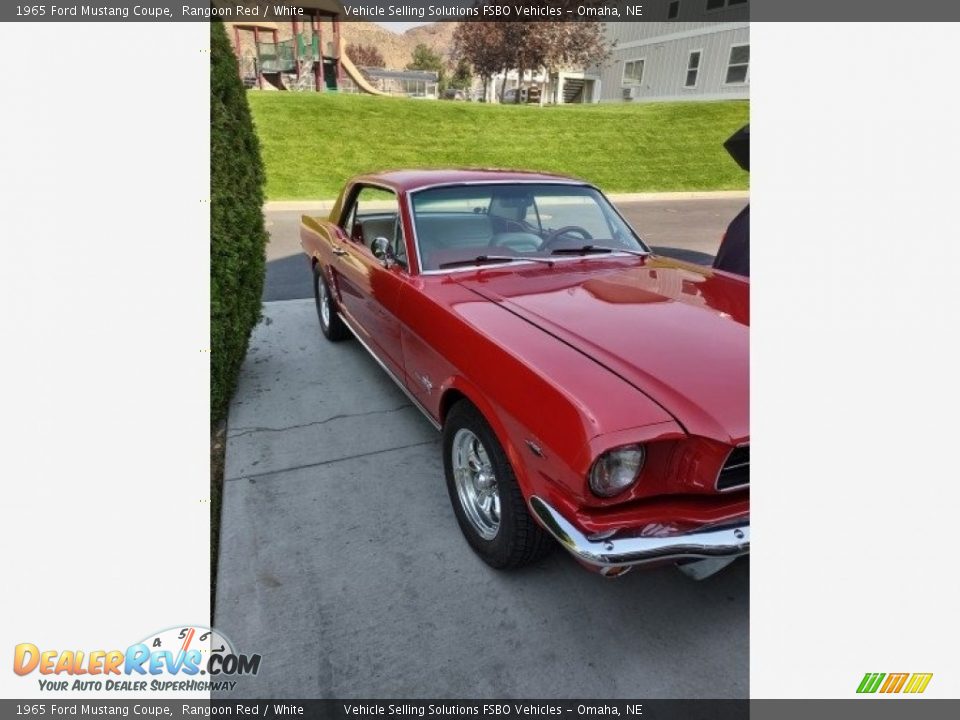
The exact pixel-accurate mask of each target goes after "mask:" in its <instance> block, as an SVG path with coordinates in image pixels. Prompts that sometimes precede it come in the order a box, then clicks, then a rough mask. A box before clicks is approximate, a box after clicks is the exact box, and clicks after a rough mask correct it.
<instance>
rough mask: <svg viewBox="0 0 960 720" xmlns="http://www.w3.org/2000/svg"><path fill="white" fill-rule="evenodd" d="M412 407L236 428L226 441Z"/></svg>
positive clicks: (388, 412)
mask: <svg viewBox="0 0 960 720" xmlns="http://www.w3.org/2000/svg"><path fill="white" fill-rule="evenodd" d="M408 407H413V405H411V404H410V403H406V404H404V405H400V406H399V407H395V408H389V409H388V410H371V411H370V412H363V413H343V414H341V415H334V416H332V417H328V418H326V419H325V420H314V421H313V422H308V423H303V424H302V425H289V426H287V427H280V428H273V427H249V428H237V431H236V432H232V433H229V434H228V436H227V439H229V440H232V439H233V438H238V437H243V436H244V435H252V434H253V433H261V432H285V431H287V430H300V429H301V428H308V427H313V426H314V425H326V424H327V423H329V422H333V421H334V420H346V419H347V418H358V417H367V416H369V415H389V414H390V413H395V412H399V411H401V410H404V409H405V408H408Z"/></svg>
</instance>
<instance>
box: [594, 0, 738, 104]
mask: <svg viewBox="0 0 960 720" xmlns="http://www.w3.org/2000/svg"><path fill="white" fill-rule="evenodd" d="M682 8H683V4H682V0H681V12H682ZM644 11H645V14H646V5H645V6H644ZM719 12H727V11H719ZM606 29H607V37H608V39H610V40H615V41H616V46H615V47H614V50H613V52H612V54H611V58H610V60H609V61H608V62H607V64H606V65H605V67H603V68H600V69H599V70H598V71H595V72H599V75H600V78H601V98H600V99H601V101H607V102H609V101H622V100H623V99H624V97H623V91H624V89H625V88H629V87H635V88H636V89H635V90H634V95H635V97H634V101H640V102H642V101H645V100H717V99H747V98H749V96H750V85H749V74H748V76H747V81H746V82H744V83H735V84H727V83H726V82H725V80H726V74H727V65H728V61H729V58H730V48H731V46H734V45H742V44H749V43H750V27H749V24H748V23H747V22H726V23H703V22H664V23H608V24H607V26H606ZM692 50H700V51H701V55H700V69H699V73H698V76H697V84H696V87H694V88H687V87H685V86H684V83H685V81H686V77H687V63H688V61H689V58H690V52H691V51H692ZM639 59H642V60H643V61H644V66H643V77H642V80H641V83H640V84H639V85H638V86H631V85H629V84H627V85H625V84H624V83H623V72H624V66H625V64H626V63H627V62H629V61H633V60H639Z"/></svg>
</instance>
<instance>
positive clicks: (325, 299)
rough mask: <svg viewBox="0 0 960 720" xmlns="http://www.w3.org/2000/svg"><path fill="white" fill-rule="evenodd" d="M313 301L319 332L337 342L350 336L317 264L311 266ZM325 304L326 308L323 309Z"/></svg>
mask: <svg viewBox="0 0 960 720" xmlns="http://www.w3.org/2000/svg"><path fill="white" fill-rule="evenodd" d="M313 301H314V303H316V306H317V319H318V320H319V321H320V332H322V333H323V336H324V337H325V338H326V339H327V340H329V341H330V342H339V341H341V340H346V339H347V338H348V337H350V329H349V328H348V327H347V326H346V324H345V323H344V322H343V319H342V318H341V317H340V313H339V312H338V311H337V304H336V301H335V300H334V299H333V296H332V295H331V294H330V288H329V286H328V285H327V280H326V278H325V277H324V276H323V272H322V271H321V270H320V266H319V265H314V266H313ZM324 305H326V310H324Z"/></svg>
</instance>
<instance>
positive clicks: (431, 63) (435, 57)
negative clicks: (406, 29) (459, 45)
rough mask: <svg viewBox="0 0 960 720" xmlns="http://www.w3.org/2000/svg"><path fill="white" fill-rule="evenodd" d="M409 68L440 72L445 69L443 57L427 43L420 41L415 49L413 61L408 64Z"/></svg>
mask: <svg viewBox="0 0 960 720" xmlns="http://www.w3.org/2000/svg"><path fill="white" fill-rule="evenodd" d="M407 70H432V71H433V72H440V71H442V70H443V58H442V57H440V55H439V54H438V53H436V52H434V51H433V50H431V49H430V46H429V45H427V44H425V43H420V44H419V45H417V46H416V47H415V48H414V49H413V57H412V61H411V62H410V63H409V64H408V65H407Z"/></svg>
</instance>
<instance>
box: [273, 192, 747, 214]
mask: <svg viewBox="0 0 960 720" xmlns="http://www.w3.org/2000/svg"><path fill="white" fill-rule="evenodd" d="M749 197H750V191H749V190H713V191H707V192H704V191H689V192H686V191H681V192H648V193H611V194H609V195H607V198H609V200H610V201H611V202H613V203H618V202H665V201H671V200H746V199H747V198H749ZM335 202H336V200H271V201H270V202H266V203H264V204H263V211H264V212H295V211H301V210H302V211H304V212H307V211H320V212H325V213H328V212H330V210H331V209H332V208H333V204H334V203H335Z"/></svg>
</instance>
